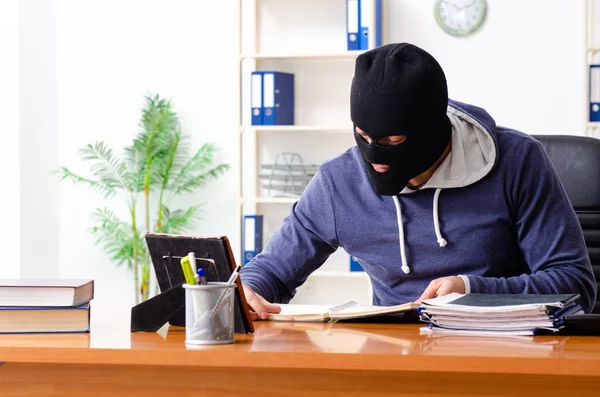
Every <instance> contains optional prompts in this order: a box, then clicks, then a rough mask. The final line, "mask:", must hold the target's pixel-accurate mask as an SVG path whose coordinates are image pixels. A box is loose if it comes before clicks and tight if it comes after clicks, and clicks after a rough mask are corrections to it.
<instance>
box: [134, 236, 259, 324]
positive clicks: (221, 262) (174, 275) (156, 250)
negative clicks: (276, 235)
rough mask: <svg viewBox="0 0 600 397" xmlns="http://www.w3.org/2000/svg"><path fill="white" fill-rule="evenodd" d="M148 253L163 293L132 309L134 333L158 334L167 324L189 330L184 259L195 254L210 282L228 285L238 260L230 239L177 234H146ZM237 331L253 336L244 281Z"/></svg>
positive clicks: (239, 290)
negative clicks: (182, 264)
mask: <svg viewBox="0 0 600 397" xmlns="http://www.w3.org/2000/svg"><path fill="white" fill-rule="evenodd" d="M146 244H147V245H148V252H149V253H150V258H151V260H152V265H153V266H154V272H155V274H156V279H157V281H158V286H159V288H160V291H161V293H160V294H158V295H156V296H154V297H152V298H150V299H148V300H147V301H145V302H142V303H140V304H138V305H136V306H134V307H133V308H132V309H131V331H132V332H136V331H157V330H158V329H159V328H160V327H162V326H163V325H164V324H165V323H167V322H168V323H169V324H170V325H177V326H182V327H183V326H185V291H184V289H183V287H182V285H183V284H184V276H183V271H182V270H181V262H180V261H181V258H182V257H184V256H186V255H188V254H189V253H190V252H193V253H194V254H195V256H196V264H197V267H199V268H200V267H201V268H203V269H204V273H205V275H206V280H207V281H221V282H226V281H227V280H228V279H229V277H230V275H231V273H232V271H233V269H235V267H236V264H235V258H234V256H233V252H232V250H231V245H230V244H229V239H228V238H227V237H225V236H221V237H193V236H185V235H175V234H161V233H148V234H146ZM236 285H237V288H236V290H235V308H234V322H235V324H234V331H235V332H236V333H243V334H247V333H253V332H254V326H253V324H252V321H251V320H250V315H249V308H248V304H247V302H246V298H245V296H244V293H243V287H242V283H241V280H240V278H239V277H238V278H237V280H236Z"/></svg>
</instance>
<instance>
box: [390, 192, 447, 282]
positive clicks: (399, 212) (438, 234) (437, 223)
mask: <svg viewBox="0 0 600 397" xmlns="http://www.w3.org/2000/svg"><path fill="white" fill-rule="evenodd" d="M441 191H442V189H439V188H438V189H436V190H435V194H434V195H433V225H434V229H435V235H436V237H437V242H438V244H439V245H440V247H445V246H446V245H448V241H446V239H445V238H444V237H443V236H442V232H441V231H440V220H439V214H438V202H439V199H440V192H441ZM394 204H395V205H396V219H397V221H398V234H399V239H400V258H401V260H402V271H403V272H404V274H408V273H410V267H408V262H407V261H406V252H405V247H404V223H403V222H402V209H401V208H400V200H399V199H398V196H394Z"/></svg>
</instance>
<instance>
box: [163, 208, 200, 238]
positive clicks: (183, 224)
mask: <svg viewBox="0 0 600 397" xmlns="http://www.w3.org/2000/svg"><path fill="white" fill-rule="evenodd" d="M200 207H201V206H200V205H196V206H193V207H189V208H188V209H187V210H185V211H184V210H176V211H173V212H171V211H170V210H169V208H167V206H164V205H163V207H162V213H163V227H162V230H161V232H163V233H174V234H180V233H184V232H187V231H189V230H190V229H191V228H193V227H194V226H195V225H196V222H197V221H198V219H200V212H201V210H200Z"/></svg>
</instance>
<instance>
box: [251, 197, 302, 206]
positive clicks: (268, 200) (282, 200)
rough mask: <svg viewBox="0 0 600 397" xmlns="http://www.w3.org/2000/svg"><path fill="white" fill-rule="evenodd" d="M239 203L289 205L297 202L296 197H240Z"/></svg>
mask: <svg viewBox="0 0 600 397" xmlns="http://www.w3.org/2000/svg"><path fill="white" fill-rule="evenodd" d="M240 201H241V202H242V203H256V204H287V205H290V204H294V203H295V202H296V201H298V197H295V198H294V197H242V198H241V199H240Z"/></svg>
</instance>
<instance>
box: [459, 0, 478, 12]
mask: <svg viewBox="0 0 600 397" xmlns="http://www.w3.org/2000/svg"><path fill="white" fill-rule="evenodd" d="M476 4H477V0H473V1H472V2H471V3H469V4H467V5H464V6H462V7H460V8H456V7H455V8H456V9H457V10H458V11H462V10H464V9H465V8H471V7H473V6H474V5H476Z"/></svg>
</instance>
